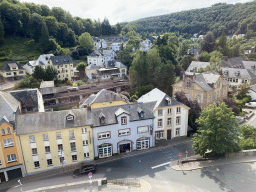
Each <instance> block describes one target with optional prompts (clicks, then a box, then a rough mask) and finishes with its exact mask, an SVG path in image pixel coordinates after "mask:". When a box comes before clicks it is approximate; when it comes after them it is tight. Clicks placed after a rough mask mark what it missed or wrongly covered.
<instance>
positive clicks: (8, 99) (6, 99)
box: [0, 91, 20, 121]
mask: <svg viewBox="0 0 256 192" xmlns="http://www.w3.org/2000/svg"><path fill="white" fill-rule="evenodd" d="M19 105H20V102H19V101H18V100H17V99H15V98H14V97H13V96H12V95H11V94H10V93H7V92H2V91H0V118H2V117H3V116H6V117H7V119H8V120H9V121H14V120H15V112H16V111H17V109H18V107H19Z"/></svg>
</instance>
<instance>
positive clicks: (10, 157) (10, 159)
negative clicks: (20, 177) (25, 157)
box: [6, 153, 17, 163]
mask: <svg viewBox="0 0 256 192" xmlns="http://www.w3.org/2000/svg"><path fill="white" fill-rule="evenodd" d="M6 158H7V162H8V163H12V162H15V161H17V156H16V153H14V154H10V155H6Z"/></svg>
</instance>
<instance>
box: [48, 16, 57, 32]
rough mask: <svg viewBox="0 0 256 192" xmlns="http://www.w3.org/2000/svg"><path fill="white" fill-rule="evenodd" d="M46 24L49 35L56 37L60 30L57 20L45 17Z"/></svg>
mask: <svg viewBox="0 0 256 192" xmlns="http://www.w3.org/2000/svg"><path fill="white" fill-rule="evenodd" d="M45 23H46V25H47V28H48V32H49V35H50V36H53V37H55V35H56V34H57V30H58V22H57V19H56V18H55V17H53V16H47V17H45Z"/></svg>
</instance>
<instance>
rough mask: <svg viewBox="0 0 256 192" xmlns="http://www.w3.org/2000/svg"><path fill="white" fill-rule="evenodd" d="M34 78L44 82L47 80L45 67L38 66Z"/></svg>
mask: <svg viewBox="0 0 256 192" xmlns="http://www.w3.org/2000/svg"><path fill="white" fill-rule="evenodd" d="M32 76H33V77H34V78H35V79H36V80H38V81H42V80H44V79H45V69H44V68H43V67H41V66H40V65H37V66H36V67H35V70H34V73H33V74H32Z"/></svg>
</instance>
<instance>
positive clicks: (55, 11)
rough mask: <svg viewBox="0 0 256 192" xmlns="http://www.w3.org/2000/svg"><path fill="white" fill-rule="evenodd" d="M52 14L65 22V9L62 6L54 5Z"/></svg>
mask: <svg viewBox="0 0 256 192" xmlns="http://www.w3.org/2000/svg"><path fill="white" fill-rule="evenodd" d="M51 15H52V16H54V17H55V18H56V19H57V21H58V22H62V23H65V11H64V10H63V9H62V8H60V7H53V8H52V10H51Z"/></svg>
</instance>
